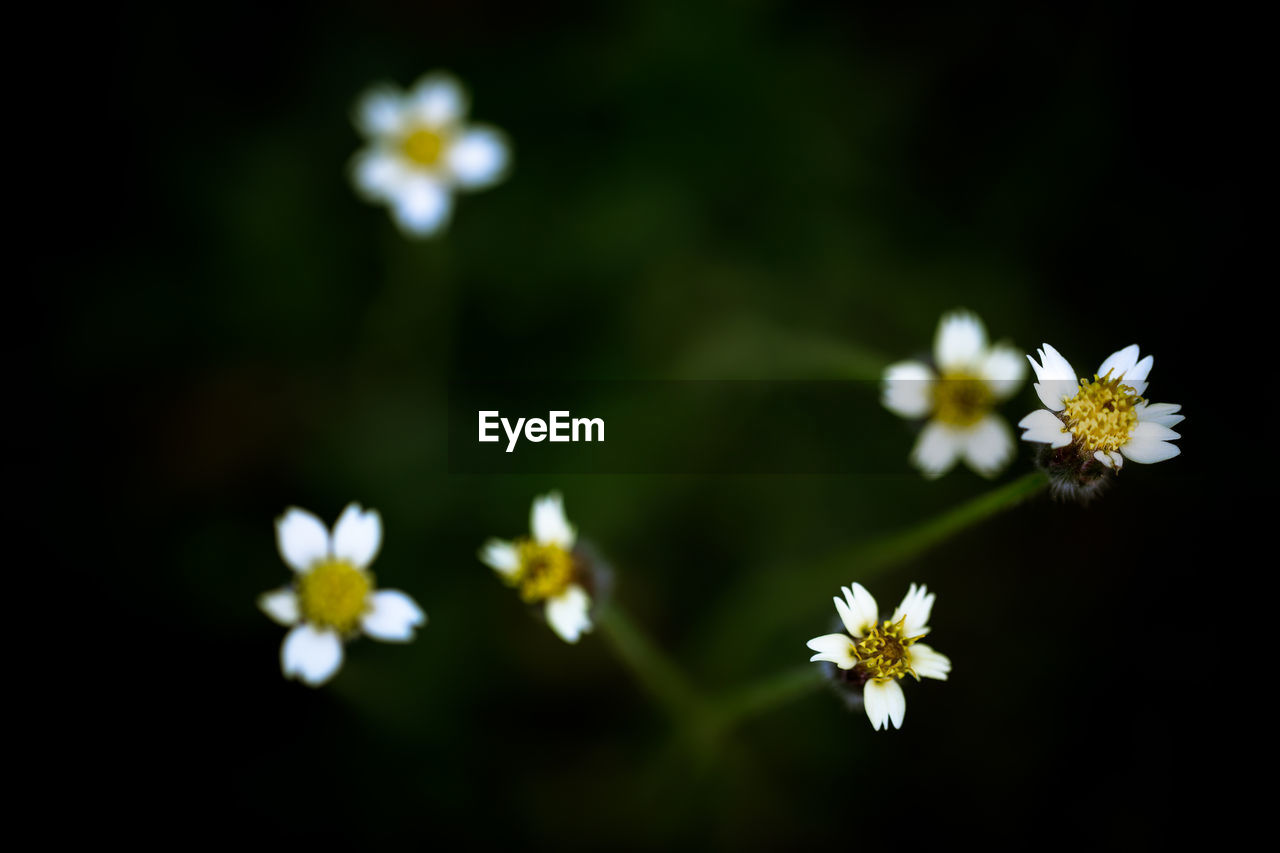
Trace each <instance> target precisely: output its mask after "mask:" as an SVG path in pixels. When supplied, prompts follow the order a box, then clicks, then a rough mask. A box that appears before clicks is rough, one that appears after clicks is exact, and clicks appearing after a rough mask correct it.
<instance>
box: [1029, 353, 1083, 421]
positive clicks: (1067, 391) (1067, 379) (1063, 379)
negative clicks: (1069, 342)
mask: <svg viewBox="0 0 1280 853" xmlns="http://www.w3.org/2000/svg"><path fill="white" fill-rule="evenodd" d="M1036 353H1037V354H1038V355H1039V356H1040V361H1038V362H1037V361H1036V360H1035V359H1033V358H1032V357H1031V356H1027V361H1029V362H1030V363H1031V369H1032V370H1034V371H1035V373H1036V379H1038V380H1040V381H1039V382H1037V383H1036V384H1035V389H1036V394H1037V395H1038V396H1039V397H1040V402H1042V403H1044V404H1045V406H1046V407H1048V409H1049V410H1050V411H1053V412H1060V411H1062V410H1063V409H1065V408H1066V405H1065V404H1064V403H1063V401H1064V400H1070V399H1071V398H1072V397H1074V396H1075V395H1076V392H1078V391H1079V390H1080V377H1079V376H1078V375H1077V374H1076V371H1075V369H1074V368H1073V367H1072V366H1071V363H1070V362H1069V361H1067V360H1066V359H1065V358H1063V357H1062V355H1061V353H1059V352H1058V351H1057V350H1056V349H1054V348H1053V347H1051V346H1049V345H1048V344H1045V345H1044V348H1043V349H1039V350H1036Z"/></svg>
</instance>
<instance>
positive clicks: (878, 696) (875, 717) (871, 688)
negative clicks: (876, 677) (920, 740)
mask: <svg viewBox="0 0 1280 853" xmlns="http://www.w3.org/2000/svg"><path fill="white" fill-rule="evenodd" d="M862 702H863V705H864V706H865V707H866V709H867V719H869V720H871V725H872V726H873V727H874V728H875V729H876V731H879V730H880V729H888V728H889V723H890V722H892V723H893V727H894V728H895V729H899V728H902V718H903V717H904V716H905V715H906V713H907V697H905V696H903V695H902V686H901V685H900V684H898V682H896V681H868V682H867V683H866V685H865V686H864V687H863V688H862Z"/></svg>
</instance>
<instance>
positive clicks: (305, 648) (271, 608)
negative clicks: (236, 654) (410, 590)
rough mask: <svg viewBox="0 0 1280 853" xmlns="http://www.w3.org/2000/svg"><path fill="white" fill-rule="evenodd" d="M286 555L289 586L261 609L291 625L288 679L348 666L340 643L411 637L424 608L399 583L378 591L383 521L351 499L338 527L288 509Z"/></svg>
mask: <svg viewBox="0 0 1280 853" xmlns="http://www.w3.org/2000/svg"><path fill="white" fill-rule="evenodd" d="M276 544H277V545H278V546H279V548H280V556H281V557H283V558H284V561H285V562H286V563H288V564H289V566H290V568H292V569H293V571H294V572H295V575H294V582H293V584H292V585H290V586H286V587H284V588H282V589H278V590H276V591H275V592H268V593H264V594H263V595H262V596H261V597H260V598H259V599H258V606H259V607H261V608H262V610H263V612H264V613H266V614H267V615H268V616H270V617H271V618H272V619H274V620H276V621H277V622H279V623H280V624H281V625H289V626H293V630H292V631H290V632H289V633H288V634H287V635H286V636H285V638H284V645H282V646H281V647H280V666H281V668H282V669H283V670H284V675H285V678H298V679H301V680H302V681H305V682H306V683H307V684H310V685H311V686H312V687H316V686H319V685H321V684H324V683H325V682H326V681H328V680H329V679H330V678H332V677H333V675H334V673H336V672H337V671H338V668H339V667H340V666H342V644H343V642H344V641H345V640H347V639H350V638H352V637H355V636H356V635H358V634H360V633H364V634H366V635H368V636H370V637H373V638H374V639H375V640H385V641H387V642H394V643H405V642H408V641H409V640H412V639H413V629H414V628H416V627H419V626H421V625H423V624H424V623H425V622H426V620H427V617H426V614H424V613H423V612H422V610H421V609H420V608H419V607H418V605H417V604H416V603H415V602H414V600H413V599H412V598H410V597H409V596H407V595H405V594H404V593H403V592H399V591H397V590H394V589H384V590H377V591H375V590H374V586H373V575H372V574H370V573H369V564H370V563H372V562H373V558H374V557H376V556H377V554H378V549H379V548H380V547H381V546H382V519H381V518H380V517H379V516H378V513H377V512H375V511H373V510H370V511H368V512H365V511H363V510H361V509H360V505H359V504H354V503H353V504H351V505H349V506H348V507H347V508H346V510H344V511H343V513H342V515H341V516H340V517H339V518H338V523H337V524H335V525H334V526H333V535H330V534H329V531H328V530H326V529H325V526H324V523H323V522H322V521H320V519H318V518H316V517H315V516H314V515H312V514H311V513H309V512H307V511H306V510H302V509H297V508H296V507H295V508H293V509H290V510H289V511H288V512H286V513H285V514H284V515H283V516H281V517H280V518H279V519H278V520H277V521H276Z"/></svg>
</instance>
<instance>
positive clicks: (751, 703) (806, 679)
mask: <svg viewBox="0 0 1280 853" xmlns="http://www.w3.org/2000/svg"><path fill="white" fill-rule="evenodd" d="M823 683H824V681H823V678H822V670H821V668H819V667H816V666H812V665H810V666H804V667H796V668H794V669H789V670H787V671H785V672H781V673H777V674H775V675H772V676H769V677H768V678H765V679H762V680H761V681H758V682H756V683H755V684H752V685H749V686H747V687H745V688H740V689H738V690H734V691H732V692H731V693H729V694H727V695H725V696H724V697H723V698H722V699H721V700H720V702H719V704H718V705H717V707H716V709H715V711H716V722H717V723H718V724H719V725H720V726H721V727H728V726H729V725H731V724H733V723H735V722H737V721H740V720H743V719H745V718H747V717H752V716H755V715H756V714H761V713H764V712H766V711H769V710H771V709H773V708H776V707H777V706H779V705H784V704H786V703H787V702H789V701H791V700H792V699H796V698H799V697H801V696H804V695H806V694H809V693H812V692H813V691H814V690H815V689H817V688H819V687H821V686H822V685H823Z"/></svg>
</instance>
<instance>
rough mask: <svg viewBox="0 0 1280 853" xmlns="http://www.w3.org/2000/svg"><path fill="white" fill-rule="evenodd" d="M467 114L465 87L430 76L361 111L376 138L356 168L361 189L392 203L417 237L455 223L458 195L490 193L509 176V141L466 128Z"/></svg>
mask: <svg viewBox="0 0 1280 853" xmlns="http://www.w3.org/2000/svg"><path fill="white" fill-rule="evenodd" d="M466 114H467V95H466V92H465V91H464V90H463V87H462V84H460V83H459V82H458V81H457V80H456V79H455V78H453V77H452V76H450V75H449V74H446V73H444V72H434V73H431V74H428V75H426V76H425V77H423V78H422V79H421V80H420V81H418V83H417V85H415V86H414V87H413V89H411V90H410V91H409V92H408V93H401V92H400V91H398V90H397V89H396V88H395V87H393V86H391V85H389V84H382V85H379V86H376V87H374V88H372V89H370V90H369V91H368V92H366V93H365V94H364V95H363V96H362V97H361V98H360V101H359V103H358V104H357V106H356V116H355V121H356V126H357V127H358V128H359V130H360V132H361V133H362V134H364V136H365V137H366V138H368V140H369V145H368V147H366V148H364V149H363V150H361V151H360V152H359V153H358V154H356V157H355V160H354V163H353V176H352V178H353V181H354V183H355V185H356V189H357V190H359V191H360V193H361V194H362V195H364V196H365V197H366V198H367V199H368V200H370V201H372V202H378V203H385V204H387V205H389V206H390V207H391V215H392V217H393V218H394V219H395V221H396V224H397V225H399V226H400V228H401V230H402V231H404V232H405V233H406V234H408V235H410V236H415V237H426V236H429V235H431V234H435V233H437V232H438V231H440V230H442V229H443V228H444V227H445V226H446V225H447V224H448V222H449V217H450V215H451V213H452V210H453V191H454V190H478V189H483V188H484V187H488V186H491V185H493V184H495V183H497V182H498V181H500V180H501V179H502V178H503V176H504V175H505V174H506V171H507V167H508V164H509V162H510V159H511V154H510V146H509V144H508V143H507V140H506V137H505V135H504V134H503V133H502V132H501V131H500V130H498V129H497V128H493V127H489V126H485V125H469V124H466V123H465V119H466Z"/></svg>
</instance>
